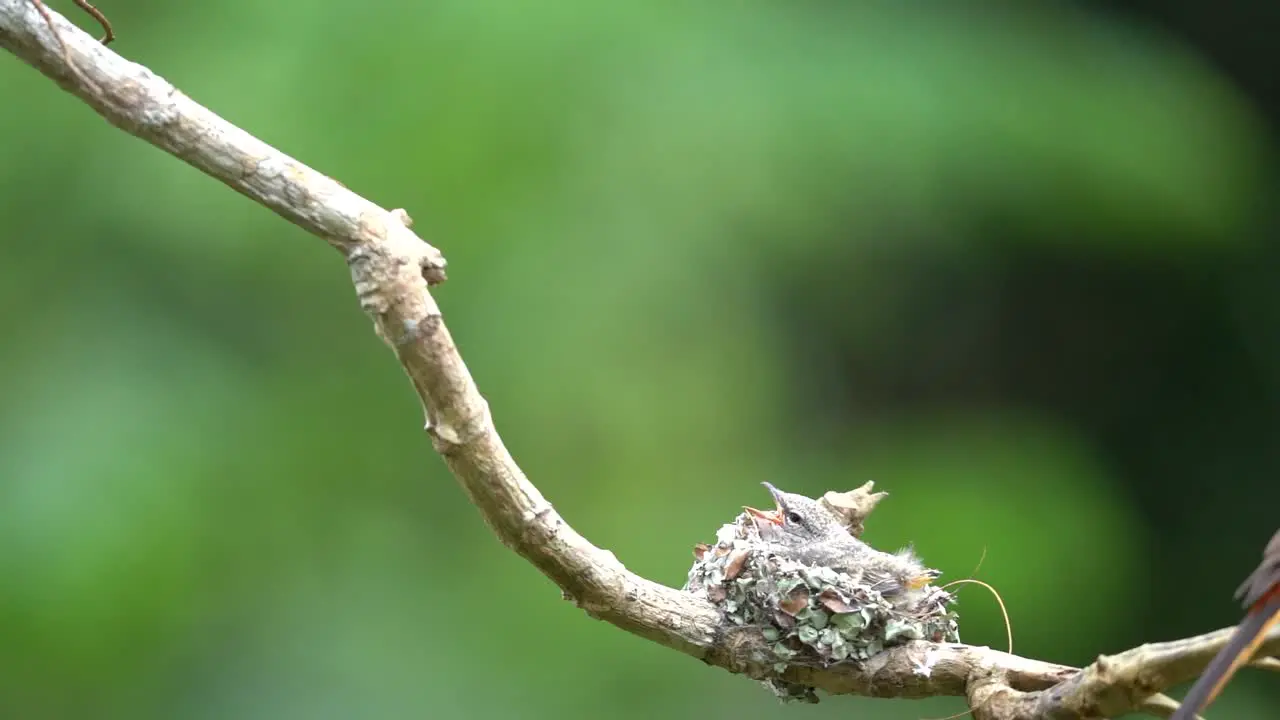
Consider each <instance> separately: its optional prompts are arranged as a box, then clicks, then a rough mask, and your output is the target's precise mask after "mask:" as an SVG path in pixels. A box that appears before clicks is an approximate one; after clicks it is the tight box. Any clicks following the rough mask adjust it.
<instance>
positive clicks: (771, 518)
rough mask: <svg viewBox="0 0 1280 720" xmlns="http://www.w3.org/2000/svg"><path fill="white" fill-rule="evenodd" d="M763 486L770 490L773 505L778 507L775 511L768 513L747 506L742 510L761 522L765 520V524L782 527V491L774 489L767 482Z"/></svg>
mask: <svg viewBox="0 0 1280 720" xmlns="http://www.w3.org/2000/svg"><path fill="white" fill-rule="evenodd" d="M761 484H762V485H764V486H765V488H766V489H768V491H769V494H770V495H772V496H773V504H774V505H776V506H777V507H775V508H774V509H773V510H770V511H768V512H766V511H764V510H757V509H755V508H753V507H748V506H746V505H743V506H742V509H743V510H746V511H747V512H749V513H751V515H753V516H754V517H756V518H758V519H760V520H764V521H765V522H768V523H772V524H774V525H782V512H783V510H782V495H781V493H780V491H779V490H778V488H776V487H774V486H773V485H771V484H769V483H767V482H766V483H761Z"/></svg>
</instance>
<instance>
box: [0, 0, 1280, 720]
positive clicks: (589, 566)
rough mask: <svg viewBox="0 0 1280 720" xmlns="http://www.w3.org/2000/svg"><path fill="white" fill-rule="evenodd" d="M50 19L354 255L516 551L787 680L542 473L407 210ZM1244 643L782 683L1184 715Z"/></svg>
mask: <svg viewBox="0 0 1280 720" xmlns="http://www.w3.org/2000/svg"><path fill="white" fill-rule="evenodd" d="M50 14H51V17H52V21H53V22H52V28H55V29H56V32H57V34H58V35H60V36H61V41H62V42H61V44H60V43H59V39H58V38H56V37H55V36H54V33H53V32H51V26H49V25H47V24H46V22H45V20H44V19H43V18H42V16H41V14H40V13H39V12H37V10H36V8H35V7H34V6H33V5H32V4H31V2H30V0H0V47H3V48H5V49H6V50H8V51H9V52H11V53H12V54H13V55H15V56H17V57H18V58H20V59H22V60H23V61H24V62H26V63H27V64H29V65H31V66H32V67H34V68H35V69H37V70H39V71H40V72H41V73H43V74H44V75H45V76H47V77H49V78H50V79H52V80H53V81H54V82H56V83H58V84H59V85H60V86H61V87H63V88H64V89H65V90H67V91H68V92H70V93H72V94H74V95H76V96H77V97H79V98H80V99H81V100H83V101H84V102H85V103H86V104H88V105H89V106H90V107H92V108H93V109H94V110H95V111H97V112H98V114H100V115H102V116H103V117H104V118H106V119H107V120H108V121H109V122H111V123H112V124H113V125H115V126H117V127H119V128H121V129H122V130H124V131H126V132H128V133H130V134H132V135H134V136H137V137H139V138H141V139H143V140H145V141H147V142H148V143H150V144H152V145H154V146H156V147H158V148H160V149H162V150H164V151H166V152H168V153H170V154H171V155H173V156H175V157H177V158H179V159H181V160H183V161H184V162H186V163H188V164H190V165H192V166H193V167H195V168H197V169H199V170H200V171H202V172H204V173H205V174H207V175H209V176H211V177H213V178H215V179H217V180H219V181H221V182H223V183H225V184H226V185H228V186H230V187H231V188H232V189H234V190H236V191H237V192H239V193H241V194H243V195H245V196H247V197H249V198H251V199H252V200H254V201H255V202H257V203H259V204H260V205H263V206H265V207H267V208H269V209H271V210H272V211H274V212H275V213H277V214H278V215H280V216H281V217H283V218H285V219H286V220H288V221H290V222H292V223H294V224H295V225H298V226H299V227H302V228H303V229H305V230H307V231H308V232H310V233H312V234H314V235H317V236H318V237H321V238H323V239H324V240H325V241H327V242H328V243H329V245H330V246H332V247H333V248H334V249H336V250H338V251H339V252H340V253H341V254H342V256H343V257H344V258H345V259H346V261H347V264H348V266H349V267H350V269H351V276H352V281H353V283H354V286H355V290H356V294H357V296H358V297H359V300H360V305H361V307H362V308H363V309H364V311H365V312H366V313H367V314H368V315H369V316H370V318H371V319H372V320H373V323H374V326H375V329H376V331H377V333H378V335H379V336H380V337H382V339H383V340H384V341H385V342H386V343H387V344H388V345H389V346H390V347H391V348H392V350H393V351H394V352H395V354H396V357H397V358H398V359H399V361H400V364H401V365H402V367H403V368H404V371H405V373H406V374H407V375H408V377H409V379H410V381H411V382H412V384H413V387H414V389H415V390H416V391H417V394H418V397H419V398H420V399H421V401H422V405H423V408H424V411H425V414H426V430H427V432H428V434H429V435H430V437H431V440H432V445H433V446H434V447H435V449H436V451H437V452H439V453H440V455H441V456H443V458H444V460H445V462H446V463H447V464H448V466H449V468H450V470H451V471H452V472H453V474H454V476H455V477H456V478H457V479H458V482H459V483H460V484H461V485H462V487H463V489H464V490H465V491H466V493H467V495H468V497H469V498H470V499H471V502H472V503H473V504H474V505H475V506H476V507H477V508H478V509H479V510H480V513H481V516H482V517H483V518H484V520H485V522H486V523H488V525H489V527H490V528H491V529H492V530H493V532H494V533H495V534H496V535H497V536H498V537H499V538H500V539H501V540H502V542H503V543H504V544H505V545H506V546H507V547H509V548H511V549H512V550H514V551H515V552H517V553H519V554H520V556H521V557H523V558H525V559H526V560H528V561H529V562H530V563H532V564H533V565H534V566H535V567H537V568H538V570H539V571H541V572H542V573H543V574H544V575H546V576H547V577H548V578H550V579H551V580H552V581H553V582H554V583H555V584H556V585H558V586H559V587H560V588H561V590H562V591H563V593H564V596H565V597H566V598H567V599H570V600H572V601H573V602H575V603H576V604H577V605H578V606H579V607H580V608H582V609H583V610H585V611H586V612H587V613H588V614H589V615H591V616H592V617H595V618H598V619H601V620H604V621H606V622H609V623H611V624H613V625H615V626H617V627H619V628H622V629H624V630H626V631H628V632H632V633H635V634H636V635H639V636H640V637H643V638H647V639H649V640H652V641H654V642H657V643H661V644H662V645H665V646H667V647H670V648H673V649H676V650H679V651H680V652H683V653H685V654H687V655H690V656H692V657H695V658H698V659H700V660H702V661H704V662H706V663H708V664H711V665H715V666H718V667H722V668H725V669H727V670H729V671H731V672H735V673H742V674H745V675H747V676H750V677H753V678H757V679H761V678H765V677H768V676H769V675H770V674H771V673H772V670H771V668H770V667H768V666H764V665H762V664H760V663H759V662H757V661H755V660H753V659H752V658H753V657H756V654H755V651H756V650H758V649H759V648H760V647H761V643H762V638H761V637H760V636H759V635H758V633H756V631H754V630H751V629H745V628H739V627H735V626H731V625H728V624H726V623H725V622H723V620H722V616H721V614H720V611H719V610H718V609H717V608H716V607H715V606H713V605H712V604H710V603H709V602H707V601H705V600H703V599H701V598H699V597H697V596H695V595H693V594H691V593H686V592H682V591H680V590H676V589H673V588H668V587H665V586H663V585H660V584H658V583H655V582H652V581H650V580H647V579H645V578H642V577H639V576H637V575H635V574H633V573H631V572H629V571H628V570H627V569H626V568H625V567H624V566H623V564H622V563H621V562H619V561H618V559H617V558H616V557H614V555H613V553H611V552H609V551H608V550H605V549H602V548H598V547H596V546H594V545H592V544H591V543H590V542H588V541H587V539H586V538H584V537H583V536H581V535H579V534H578V533H577V532H576V531H574V530H573V528H571V527H570V526H569V525H568V524H567V523H565V521H564V520H563V519H562V518H561V517H560V515H559V514H558V513H557V512H556V510H555V508H554V507H553V506H552V505H551V503H549V502H548V501H547V500H546V498H544V497H543V496H542V494H541V493H540V492H539V491H538V489H537V488H536V487H534V486H533V484H531V483H530V482H529V480H528V479H527V478H526V477H525V476H524V473H523V472H521V470H520V468H519V467H518V466H517V465H516V463H515V461H514V460H513V459H512V457H511V455H510V453H509V452H508V451H507V449H506V447H505V446H504V445H503V443H502V440H501V439H500V438H499V436H498V434H497V432H496V430H495V429H494V424H493V420H492V418H491V416H490V413H489V407H488V404H487V403H486V402H485V400H484V398H483V397H482V396H481V395H480V392H479V391H478V390H477V389H476V385H475V382H474V381H473V380H472V378H471V375H470V373H469V372H468V370H467V367H466V365H465V364H464V363H463V361H462V358H461V357H460V356H459V355H458V350H457V348H456V347H455V346H454V343H453V339H452V338H451V336H450V334H449V330H448V328H446V327H445V324H444V321H443V318H442V316H441V313H440V308H439V306H438V305H437V304H436V302H435V300H434V298H433V297H432V296H431V294H430V293H429V292H428V286H429V285H433V284H437V283H440V282H443V281H444V279H445V273H444V268H445V260H444V257H443V255H442V254H441V253H440V251H439V250H437V249H436V248H434V247H432V246H431V245H429V244H427V243H426V242H423V241H422V240H421V239H420V238H419V237H418V236H417V235H416V234H414V233H413V232H412V231H411V230H410V229H409V227H408V226H409V219H408V216H407V215H406V214H405V213H404V212H403V211H398V210H397V211H390V212H389V211H387V210H385V209H383V208H381V207H379V206H378V205H375V204H374V203H372V202H370V201H368V200H366V199H364V198H362V197H360V196H359V195H356V194H355V193H353V192H351V191H350V190H347V189H346V188H345V187H343V186H342V185H341V184H340V183H338V182H336V181H334V180H333V179H331V178H329V177H327V176H325V175H324V174H322V173H320V172H317V171H316V170H313V169H311V168H309V167H307V166H306V165H303V164H302V163H300V162H298V161H297V160H294V159H293V158H291V157H289V156H287V155H285V154H283V153H281V152H279V151H278V150H276V149H274V148H272V147H270V146H268V145H267V144H265V143H263V142H261V141H259V140H257V139H256V138H254V137H253V136H251V135H249V134H248V133H247V132H245V131H243V130H241V129H239V128H237V127H235V126H233V125H231V124H230V123H228V122H226V121H225V120H223V119H222V118H220V117H218V116H217V115H216V114H214V113H213V112H211V111H209V110H208V109H206V108H204V107H202V106H201V105H199V104H197V103H196V102H194V101H192V100H191V99H190V98H188V97H187V96H186V95H184V94H182V93H181V92H179V91H178V90H177V89H175V88H174V87H173V86H172V85H170V84H169V83H168V82H166V81H165V80H164V79H163V78H161V77H159V76H157V75H155V74H154V73H152V72H151V71H150V70H148V69H147V68H145V67H143V66H141V65H137V64H135V63H132V62H129V61H127V60H125V59H124V58H122V57H120V56H119V55H117V54H116V53H114V52H112V51H110V50H108V49H106V48H105V47H103V46H102V45H101V44H99V43H98V41H96V40H94V39H93V38H91V37H90V36H88V35H87V34H85V33H84V32H82V31H81V30H79V29H78V28H77V27H75V26H74V25H72V24H71V23H69V22H67V21H66V20H65V19H64V18H63V17H62V16H60V15H58V14H56V13H50ZM63 45H65V48H66V52H65V53H64V52H63ZM68 60H70V62H71V63H73V64H74V66H69V65H68ZM77 68H78V69H79V71H80V72H82V73H83V74H84V76H85V77H84V78H82V77H80V76H79V75H78V74H77V70H76V69H77ZM86 78H87V80H88V82H86V81H85V79H86ZM851 520H856V518H853V517H852V516H851ZM1229 632H1230V631H1229V630H1220V631H1218V632H1215V633H1209V634H1208V635H1202V636H1200V637H1196V638H1190V639H1187V640H1178V641H1174V642H1171V643H1160V644H1154V645H1144V646H1142V647H1139V648H1135V649H1133V650H1129V651H1127V652H1124V653H1121V654H1119V655H1115V656H1112V657H1110V658H1106V657H1100V658H1099V659H1098V661H1097V662H1095V663H1094V664H1092V665H1090V666H1089V667H1088V668H1085V669H1083V670H1077V669H1075V668H1070V667H1066V666H1063V665H1056V664H1053V663H1047V662H1042V661H1039V660H1033V659H1028V658H1022V657H1017V656H1014V655H1009V654H1006V653H1002V652H998V651H995V650H992V649H990V648H985V647H975V646H968V645H958V644H935V643H928V642H922V641H916V642H911V643H909V644H906V645H903V646H898V647H893V648H890V649H888V650H885V651H884V652H881V653H879V654H877V655H875V656H873V657H872V658H871V659H870V660H868V661H866V662H865V663H862V664H857V663H841V664H838V665H834V666H831V667H827V668H811V667H791V668H789V669H787V670H786V671H785V673H784V674H783V676H782V679H784V680H786V681H788V682H793V683H800V684H804V685H809V686H811V687H815V688H818V689H822V690H826V691H828V692H830V693H833V694H858V695H866V696H872V697H884V698H889V697H894V698H922V697H929V696H938V695H951V696H963V697H966V698H967V699H968V702H969V704H970V706H971V707H973V708H974V714H975V716H976V717H978V718H982V719H991V720H1014V719H1027V720H1031V719H1036V720H1050V719H1052V720H1059V719H1075V718H1080V719H1084V718H1097V717H1113V716H1116V715H1120V714H1123V713H1126V712H1130V711H1133V710H1135V709H1141V710H1143V711H1145V712H1150V713H1152V714H1156V715H1167V714H1168V713H1169V712H1170V711H1171V709H1172V707H1174V706H1176V703H1173V701H1172V700H1169V699H1168V698H1165V697H1163V696H1160V695H1158V693H1160V692H1161V691H1163V690H1164V689H1166V688H1168V687H1169V686H1171V685H1173V684H1175V683H1178V682H1182V681H1186V680H1189V679H1191V678H1192V677H1194V676H1195V675H1196V674H1198V673H1199V672H1200V671H1201V670H1202V669H1203V668H1204V666H1205V665H1206V664H1207V663H1208V662H1209V660H1210V659H1211V658H1212V656H1213V654H1214V653H1215V652H1217V650H1218V649H1219V648H1220V647H1221V646H1222V645H1223V644H1224V643H1225V642H1226V639H1227V636H1228V635H1229ZM1276 654H1280V629H1277V630H1274V631H1272V632H1271V634H1270V636H1269V637H1268V639H1267V641H1266V642H1265V643H1264V644H1263V646H1262V648H1261V651H1260V652H1259V655H1258V657H1260V658H1261V657H1267V656H1272V655H1276Z"/></svg>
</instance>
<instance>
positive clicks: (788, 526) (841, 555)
mask: <svg viewBox="0 0 1280 720" xmlns="http://www.w3.org/2000/svg"><path fill="white" fill-rule="evenodd" d="M763 484H764V486H765V487H766V488H767V489H768V490H769V493H770V494H771V495H773V501H774V503H775V504H776V505H777V507H776V508H775V509H774V510H771V511H767V512H766V511H762V510H757V509H756V508H752V507H744V508H743V509H745V510H746V511H747V512H748V513H750V514H751V515H752V516H753V519H754V520H755V526H756V529H757V530H758V531H759V532H760V538H761V540H763V541H765V542H766V543H768V544H770V545H771V546H773V547H772V551H773V553H774V554H775V555H780V556H786V557H791V558H793V559H795V560H798V561H800V562H803V563H805V564H806V565H814V566H821V567H828V568H831V569H832V570H836V571H838V572H842V573H846V574H848V575H851V576H853V577H854V578H856V579H857V581H858V582H860V583H861V584H863V585H866V586H869V587H870V588H872V589H873V590H876V591H877V592H879V593H880V595H881V596H882V597H884V598H885V599H887V600H889V601H890V602H893V603H894V604H895V605H910V604H912V603H913V602H914V601H915V599H916V595H917V592H916V591H919V590H921V589H923V588H924V587H926V586H927V585H928V584H929V583H930V582H931V581H933V580H934V579H935V578H937V577H938V575H939V574H940V573H939V572H938V571H937V570H932V569H929V568H927V567H925V566H924V564H923V563H922V562H921V561H920V559H919V558H917V557H916V555H915V553H914V552H913V551H912V550H911V549H910V548H905V549H903V550H899V551H898V552H897V553H886V552H882V551H880V550H876V549H875V548H873V547H871V546H870V545H868V544H866V543H864V542H862V541H861V540H859V539H858V538H856V537H854V536H853V535H851V534H850V533H849V531H848V529H847V527H846V526H845V524H844V523H843V522H841V518H840V517H839V516H838V515H837V514H836V513H834V512H832V511H831V510H830V509H828V508H827V507H825V506H823V505H822V503H820V502H818V501H817V500H814V499H813V498H810V497H806V496H804V495H800V494H798V493H789V492H783V491H782V490H779V489H778V488H776V487H774V486H773V485H772V484H770V483H767V482H766V483H763Z"/></svg>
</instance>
